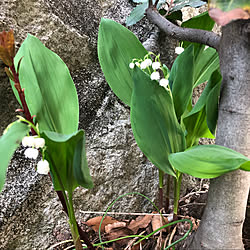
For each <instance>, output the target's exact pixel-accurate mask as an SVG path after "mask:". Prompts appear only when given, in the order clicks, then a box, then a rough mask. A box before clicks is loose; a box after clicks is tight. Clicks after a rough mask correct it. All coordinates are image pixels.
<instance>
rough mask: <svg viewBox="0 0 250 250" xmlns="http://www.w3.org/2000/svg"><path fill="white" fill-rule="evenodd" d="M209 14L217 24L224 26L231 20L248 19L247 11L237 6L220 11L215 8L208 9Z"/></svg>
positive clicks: (249, 16)
mask: <svg viewBox="0 0 250 250" xmlns="http://www.w3.org/2000/svg"><path fill="white" fill-rule="evenodd" d="M209 16H210V17H211V18H212V19H213V20H214V21H215V22H216V23H217V24H219V25H221V26H224V25H226V24H228V23H230V22H231V21H233V20H237V19H249V18H250V15H249V13H248V12H247V11H245V10H243V9H241V8H237V9H234V10H230V11H225V12H224V11H222V10H220V9H217V8H211V9H209Z"/></svg>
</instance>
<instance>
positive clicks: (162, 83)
mask: <svg viewBox="0 0 250 250" xmlns="http://www.w3.org/2000/svg"><path fill="white" fill-rule="evenodd" d="M159 84H160V86H162V87H164V88H166V87H167V86H168V84H169V80H167V79H165V78H163V79H161V80H160V81H159Z"/></svg>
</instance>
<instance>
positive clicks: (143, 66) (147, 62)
mask: <svg viewBox="0 0 250 250" xmlns="http://www.w3.org/2000/svg"><path fill="white" fill-rule="evenodd" d="M151 65H152V60H151V59H145V60H144V61H143V62H142V63H141V69H146V68H147V67H149V66H151Z"/></svg>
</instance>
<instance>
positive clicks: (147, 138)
mask: <svg viewBox="0 0 250 250" xmlns="http://www.w3.org/2000/svg"><path fill="white" fill-rule="evenodd" d="M133 73H134V77H133V79H134V89H133V94H132V101H131V113H130V115H131V126H132V130H133V133H134V137H135V140H136V142H137V144H138V146H139V147H140V149H141V150H142V152H143V153H144V154H145V155H146V156H147V158H148V159H149V160H150V161H151V162H152V163H153V164H154V165H155V166H156V167H157V168H159V169H160V170H162V171H164V172H165V173H168V174H170V175H173V176H175V172H174V170H173V168H172V167H171V165H170V164H169V162H168V155H169V154H170V153H173V152H179V151H182V150H184V149H185V137H184V133H183V130H182V129H181V127H180V125H179V123H178V121H177V119H176V115H175V110H174V106H173V101H172V98H171V95H170V93H169V91H168V90H166V89H165V88H163V87H161V86H160V85H159V83H158V82H156V81H152V80H151V79H150V77H149V75H147V74H145V73H144V72H143V71H141V70H140V69H138V68H137V67H136V68H135V69H134V71H133Z"/></svg>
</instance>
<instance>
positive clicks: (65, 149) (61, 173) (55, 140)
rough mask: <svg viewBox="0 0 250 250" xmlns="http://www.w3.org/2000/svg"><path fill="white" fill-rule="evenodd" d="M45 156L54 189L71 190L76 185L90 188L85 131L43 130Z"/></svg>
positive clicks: (91, 184) (91, 185) (90, 180)
mask: <svg viewBox="0 0 250 250" xmlns="http://www.w3.org/2000/svg"><path fill="white" fill-rule="evenodd" d="M42 137H43V138H45V141H46V147H47V148H46V151H45V158H46V159H47V160H48V161H49V163H50V170H51V174H52V179H53V184H54V188H55V190H66V191H69V192H72V191H73V190H74V189H75V188H76V187H78V186H79V185H80V186H83V187H85V188H92V187H93V182H92V179H91V176H90V173H89V168H88V164H87V159H86V151H85V133H84V131H83V130H79V131H78V132H75V133H73V134H70V135H63V134H58V133H55V132H50V131H44V132H43V133H42Z"/></svg>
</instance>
